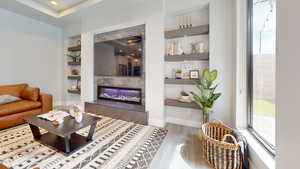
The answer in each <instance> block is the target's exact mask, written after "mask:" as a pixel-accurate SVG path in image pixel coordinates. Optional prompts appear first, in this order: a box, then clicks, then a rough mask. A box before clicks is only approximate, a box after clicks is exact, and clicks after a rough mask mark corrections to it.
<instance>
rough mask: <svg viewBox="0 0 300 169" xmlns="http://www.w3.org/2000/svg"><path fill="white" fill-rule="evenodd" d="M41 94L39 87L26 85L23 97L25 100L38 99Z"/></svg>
mask: <svg viewBox="0 0 300 169" xmlns="http://www.w3.org/2000/svg"><path fill="white" fill-rule="evenodd" d="M39 96H40V89H39V88H32V87H26V88H25V89H24V90H23V92H22V93H21V98H22V99H25V100H31V101H37V100H38V99H39Z"/></svg>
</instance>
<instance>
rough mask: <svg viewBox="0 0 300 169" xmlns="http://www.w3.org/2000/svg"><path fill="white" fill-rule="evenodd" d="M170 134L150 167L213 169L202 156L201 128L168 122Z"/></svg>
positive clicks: (158, 168) (154, 168)
mask: <svg viewBox="0 0 300 169" xmlns="http://www.w3.org/2000/svg"><path fill="white" fill-rule="evenodd" d="M166 128H167V129H168V131H169V132H168V135H167V136H166V138H165V140H164V142H163V144H162V145H161V148H160V150H159V151H158V152H157V154H156V156H155V157H154V159H153V161H152V163H151V165H150V167H149V169H211V168H210V167H209V166H208V164H207V163H206V162H205V160H204V159H203V157H202V151H201V144H200V140H199V138H198V132H199V129H196V128H192V127H185V126H179V125H174V124H167V126H166Z"/></svg>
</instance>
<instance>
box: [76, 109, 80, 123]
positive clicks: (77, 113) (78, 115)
mask: <svg viewBox="0 0 300 169" xmlns="http://www.w3.org/2000/svg"><path fill="white" fill-rule="evenodd" d="M75 120H76V122H77V123H80V122H81V121H82V113H81V112H80V111H79V112H75Z"/></svg>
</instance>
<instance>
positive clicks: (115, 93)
mask: <svg viewBox="0 0 300 169" xmlns="http://www.w3.org/2000/svg"><path fill="white" fill-rule="evenodd" d="M98 99H105V100H113V101H119V102H126V103H133V104H142V90H141V89H136V88H122V87H110V86H98Z"/></svg>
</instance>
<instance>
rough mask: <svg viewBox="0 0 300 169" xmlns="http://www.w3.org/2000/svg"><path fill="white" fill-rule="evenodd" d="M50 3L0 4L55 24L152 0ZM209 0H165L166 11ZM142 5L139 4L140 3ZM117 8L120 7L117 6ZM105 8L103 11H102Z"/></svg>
mask: <svg viewBox="0 0 300 169" xmlns="http://www.w3.org/2000/svg"><path fill="white" fill-rule="evenodd" d="M56 1H57V3H58V5H57V6H53V5H52V4H51V3H50V0H0V8H3V9H7V10H10V11H12V12H15V13H18V14H20V15H24V16H27V17H31V18H33V19H36V20H40V21H42V22H46V23H49V24H51V25H56V26H59V27H61V26H64V25H71V24H78V23H79V24H80V23H81V22H82V20H83V19H84V18H85V17H91V16H95V15H97V13H99V12H100V13H101V12H102V15H103V13H107V15H109V13H110V12H111V13H113V12H115V11H114V10H110V9H113V8H114V6H120V5H121V4H122V5H123V6H127V7H132V6H139V5H142V4H147V1H148V2H149V1H151V0H56ZM208 3H209V0H165V7H166V9H165V11H166V14H167V15H171V14H174V13H178V12H182V11H185V10H191V9H199V8H202V7H203V6H208ZM141 7H142V6H141ZM118 9H119V8H118ZM103 11H105V12H103Z"/></svg>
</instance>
